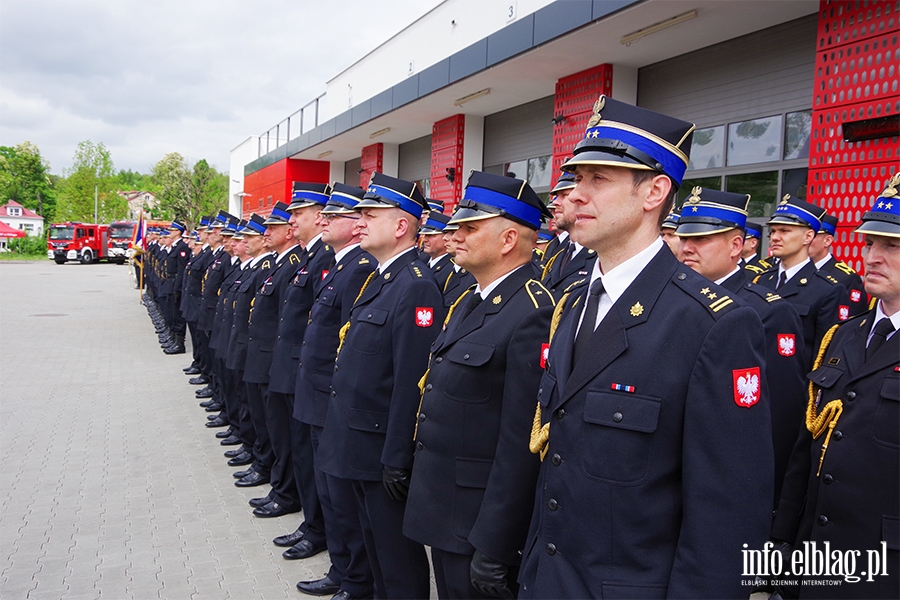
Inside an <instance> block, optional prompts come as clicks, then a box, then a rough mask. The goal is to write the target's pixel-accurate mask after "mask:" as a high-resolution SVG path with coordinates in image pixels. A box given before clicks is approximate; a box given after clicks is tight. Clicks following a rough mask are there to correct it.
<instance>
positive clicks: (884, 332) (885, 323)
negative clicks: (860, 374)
mask: <svg viewBox="0 0 900 600" xmlns="http://www.w3.org/2000/svg"><path fill="white" fill-rule="evenodd" d="M892 331H894V324H893V323H892V322H891V320H890V319H888V318H887V317H884V318H882V319H881V320H880V321H878V322H877V323H875V329H874V330H872V339H871V340H869V346H868V347H867V348H866V360H869V359H870V358H871V357H872V355H873V354H875V353H876V352H877V351H878V349H879V348H881V346H882V345H883V344H884V341H885V340H886V339H887V336H888V335H890V333H891V332H892Z"/></svg>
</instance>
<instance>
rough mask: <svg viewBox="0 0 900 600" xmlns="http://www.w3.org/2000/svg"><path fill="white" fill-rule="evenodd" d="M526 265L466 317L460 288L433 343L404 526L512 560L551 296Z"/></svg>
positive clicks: (526, 500)
mask: <svg viewBox="0 0 900 600" xmlns="http://www.w3.org/2000/svg"><path fill="white" fill-rule="evenodd" d="M540 273H541V271H540V269H539V268H537V267H535V266H534V265H533V264H532V263H531V262H528V263H527V264H526V265H524V266H523V267H521V268H519V269H518V270H517V271H514V272H513V273H512V274H510V275H509V277H507V278H506V279H505V280H503V281H502V282H501V283H500V285H498V286H497V288H496V289H494V290H493V291H491V292H490V294H489V295H488V296H486V297H485V298H484V300H483V301H482V302H481V304H479V305H478V307H477V308H475V309H474V310H473V311H472V312H471V314H469V315H468V316H466V317H465V318H462V317H463V315H464V314H465V310H464V307H465V306H466V304H467V303H469V302H470V301H471V299H472V297H473V296H472V294H473V292H470V293H468V294H466V296H465V297H463V298H462V300H461V301H460V303H459V304H458V305H457V307H456V309H455V310H454V312H453V315H451V318H450V320H449V322H448V323H447V324H446V326H445V328H444V330H443V331H442V332H441V334H440V335H439V336H438V338H437V340H435V342H434V344H433V345H432V346H431V363H430V365H429V368H428V377H427V379H426V380H425V388H424V389H425V392H424V395H423V397H422V405H421V408H420V409H419V416H418V426H417V430H416V442H417V443H416V455H415V464H414V467H413V472H412V477H411V478H410V481H411V483H410V490H409V498H408V500H407V505H406V513H405V517H404V521H403V533H404V534H405V535H406V536H407V537H409V538H411V539H413V540H415V541H417V542H420V543H422V544H427V545H429V546H432V547H435V548H439V549H441V550H446V551H448V552H455V553H457V554H473V553H474V551H475V549H476V548H477V549H479V550H481V551H482V552H483V553H485V554H486V555H487V556H489V557H491V558H493V559H494V560H499V561H501V562H503V563H505V564H510V565H515V564H518V563H519V560H520V559H521V551H522V548H523V547H524V545H525V535H526V534H527V533H528V522H529V519H530V518H531V510H532V500H533V498H534V487H535V482H536V480H537V473H538V469H539V468H540V460H539V458H538V457H537V456H536V455H534V454H532V453H531V452H530V451H529V449H528V437H529V432H530V431H531V424H532V421H533V419H534V399H535V398H536V397H537V391H538V387H539V386H540V381H541V374H542V373H543V370H542V368H541V365H542V363H543V360H542V358H541V356H542V352H543V350H544V348H545V346H546V344H547V339H548V336H549V334H550V317H551V315H552V314H553V297H552V295H551V294H550V292H549V291H548V290H547V288H545V287H544V286H543V285H541V284H540V282H538V281H537V279H538V278H539V277H540Z"/></svg>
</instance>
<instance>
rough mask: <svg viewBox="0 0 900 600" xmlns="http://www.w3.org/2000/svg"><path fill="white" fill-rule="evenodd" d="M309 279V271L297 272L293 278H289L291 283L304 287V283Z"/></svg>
mask: <svg viewBox="0 0 900 600" xmlns="http://www.w3.org/2000/svg"><path fill="white" fill-rule="evenodd" d="M308 281H309V273H297V274H296V275H294V278H293V279H292V280H291V285H294V286H297V287H305V286H306V283H307V282H308Z"/></svg>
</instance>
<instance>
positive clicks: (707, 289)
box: [700, 287, 709, 296]
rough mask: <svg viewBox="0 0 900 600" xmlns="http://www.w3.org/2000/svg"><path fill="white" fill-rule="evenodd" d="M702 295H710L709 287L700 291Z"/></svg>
mask: <svg viewBox="0 0 900 600" xmlns="http://www.w3.org/2000/svg"><path fill="white" fill-rule="evenodd" d="M700 293H701V294H703V295H704V296H705V295H707V294H708V293H709V288H708V287H705V288H703V289H702V290H700Z"/></svg>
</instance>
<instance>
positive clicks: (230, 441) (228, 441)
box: [219, 435, 241, 446]
mask: <svg viewBox="0 0 900 600" xmlns="http://www.w3.org/2000/svg"><path fill="white" fill-rule="evenodd" d="M240 443H241V438H239V437H238V436H236V435H229V436H228V437H227V438H225V439H224V440H222V441H221V442H219V444H221V445H222V446H237V445H238V444H240Z"/></svg>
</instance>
